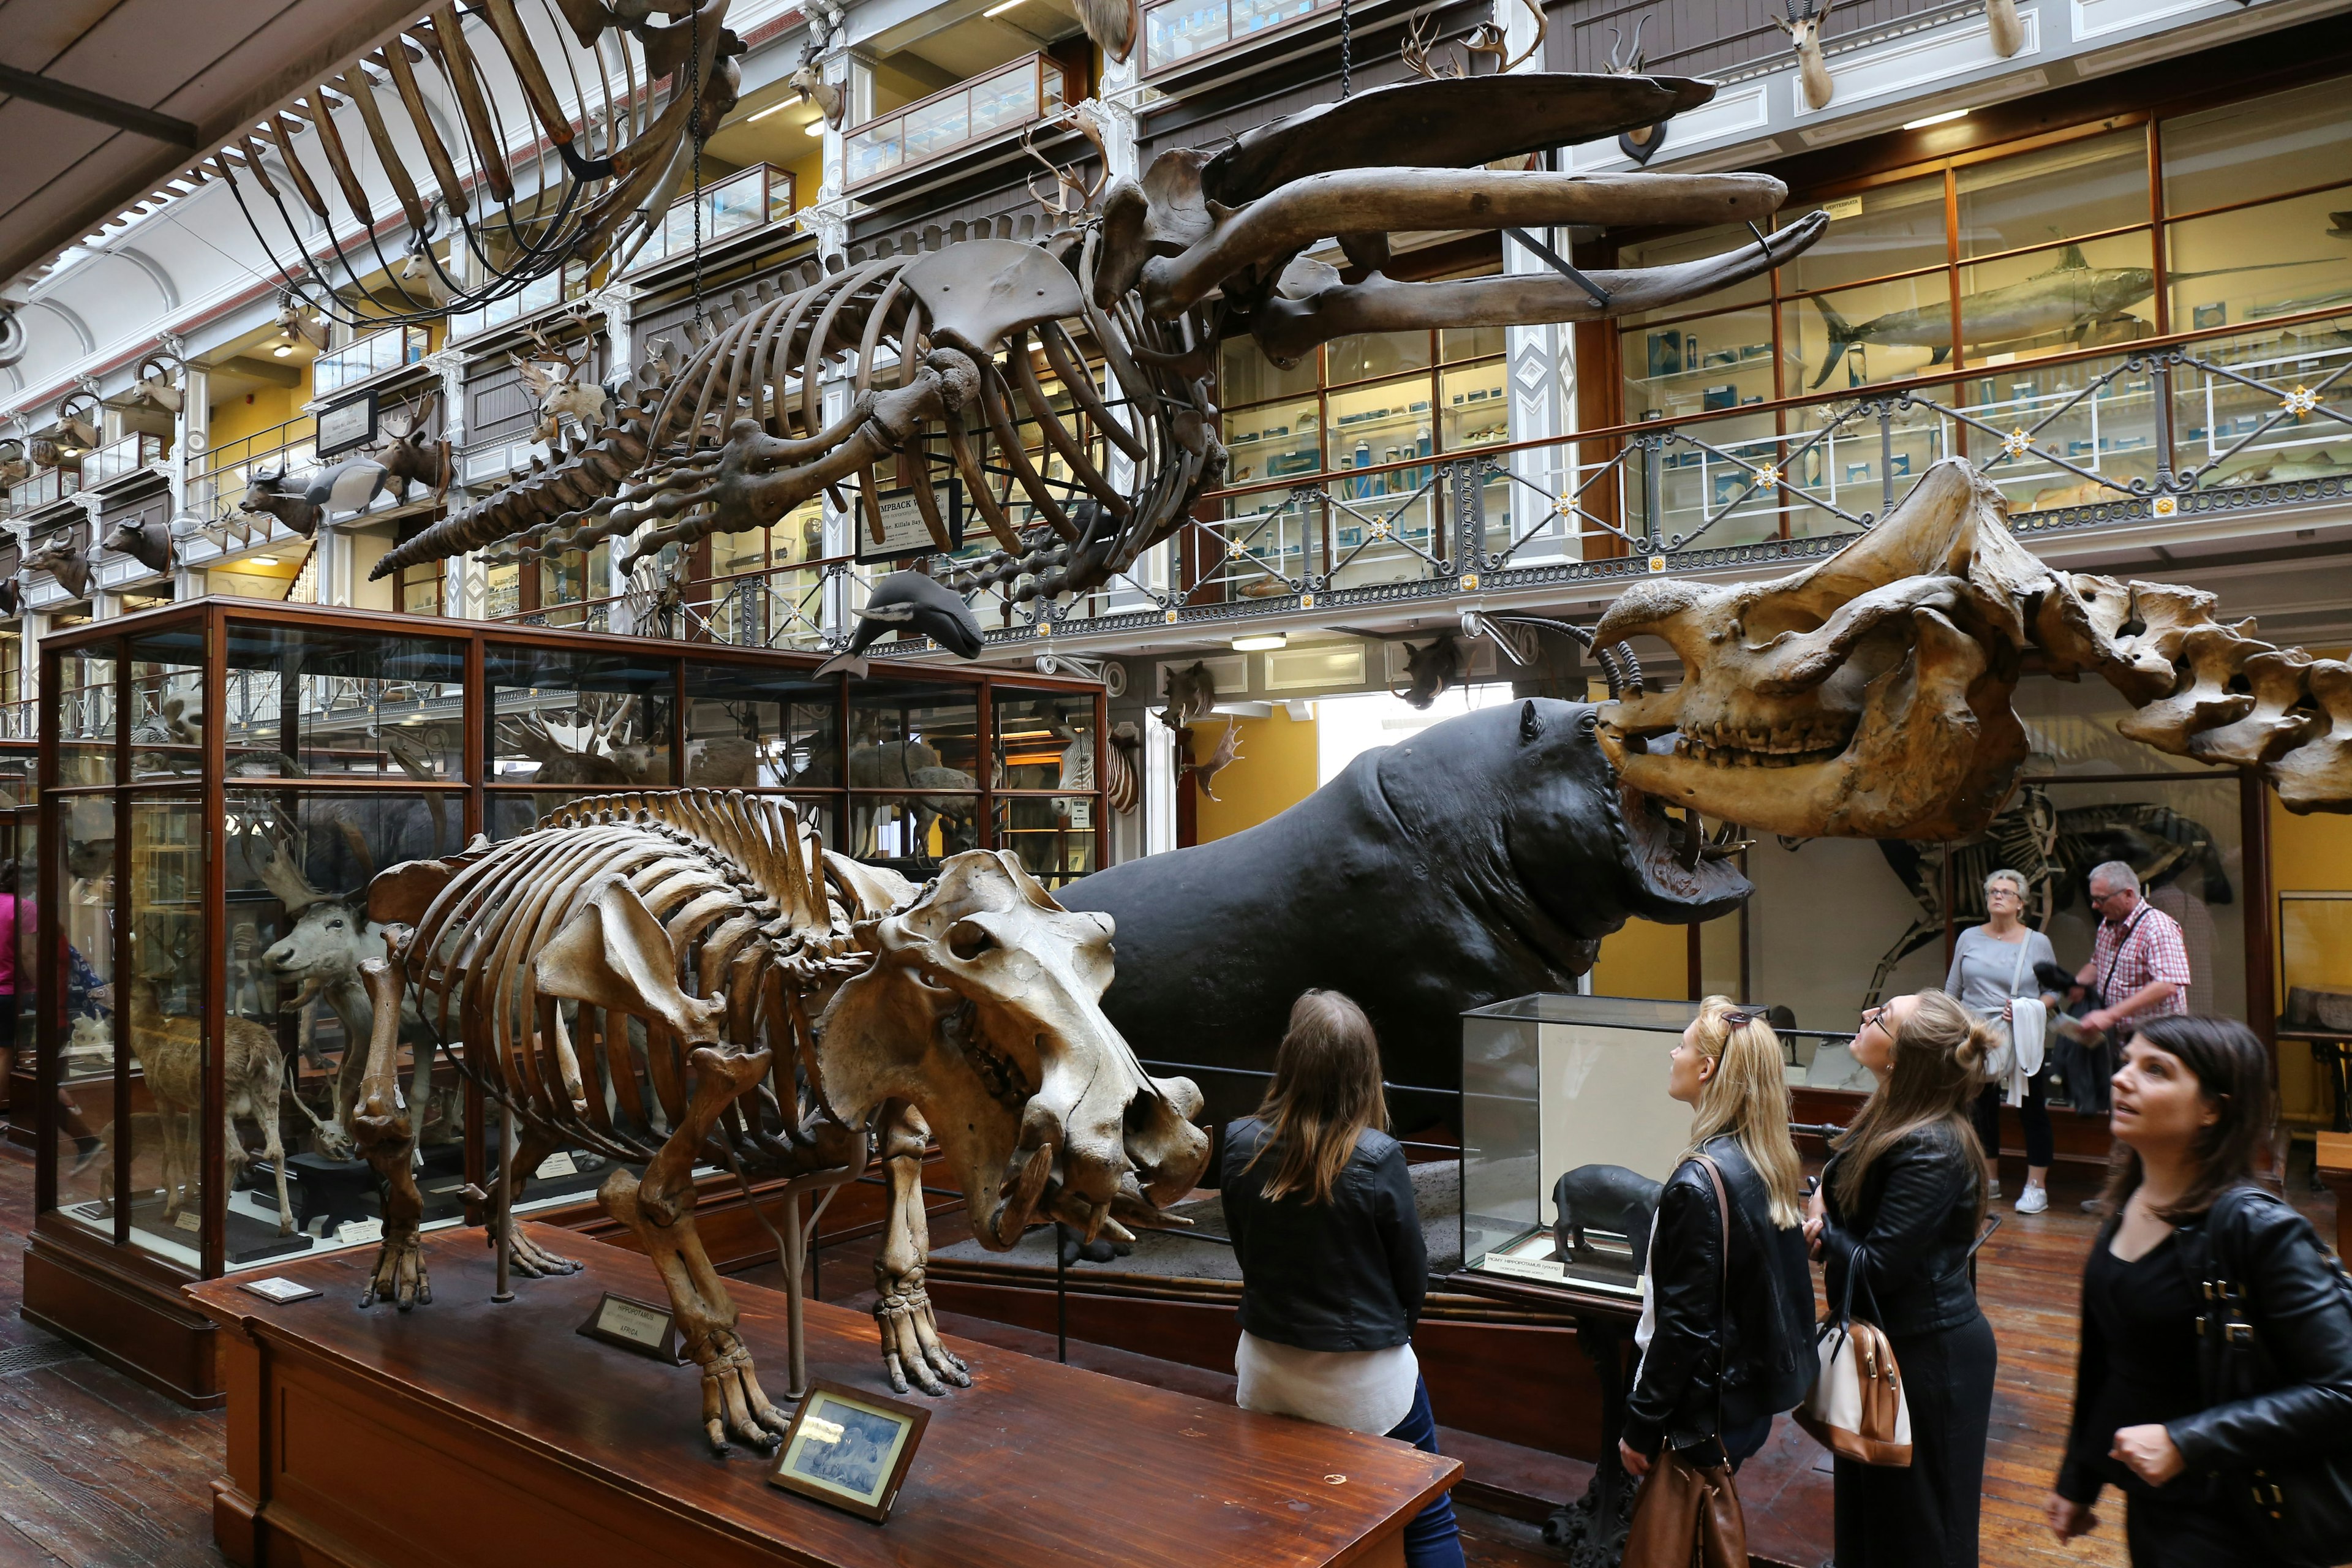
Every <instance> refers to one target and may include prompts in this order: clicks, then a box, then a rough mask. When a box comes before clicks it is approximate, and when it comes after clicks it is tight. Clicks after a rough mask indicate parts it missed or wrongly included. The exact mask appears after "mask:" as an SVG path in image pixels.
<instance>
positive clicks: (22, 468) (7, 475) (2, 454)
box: [0, 437, 33, 490]
mask: <svg viewBox="0 0 2352 1568" xmlns="http://www.w3.org/2000/svg"><path fill="white" fill-rule="evenodd" d="M32 477H33V460H32V458H30V457H28V456H26V451H25V443H24V442H22V441H19V440H16V438H15V437H10V438H9V439H8V440H5V441H0V490H5V489H8V487H9V486H11V485H21V484H23V483H24V482H25V481H26V479H31V478H32Z"/></svg>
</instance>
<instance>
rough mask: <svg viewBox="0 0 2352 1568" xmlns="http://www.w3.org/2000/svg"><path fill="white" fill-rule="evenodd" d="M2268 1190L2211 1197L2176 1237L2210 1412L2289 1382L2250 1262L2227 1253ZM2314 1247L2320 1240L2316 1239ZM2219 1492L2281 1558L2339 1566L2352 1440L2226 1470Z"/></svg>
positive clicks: (2338, 1268) (2340, 1275) (2344, 1291)
mask: <svg viewBox="0 0 2352 1568" xmlns="http://www.w3.org/2000/svg"><path fill="white" fill-rule="evenodd" d="M2269 1196H2270V1194H2268V1193H2266V1192H2263V1190H2262V1189H2261V1188H2259V1187H2232V1188H2231V1189H2230V1190H2229V1191H2228V1192H2225V1193H2223V1194H2221V1196H2220V1197H2218V1198H2216V1199H2214V1200H2213V1207H2212V1209H2211V1210H2210V1212H2208V1213H2207V1215H2206V1216H2205V1223H2204V1224H2203V1225H2200V1226H2189V1227H2186V1228H2184V1229H2181V1230H2178V1231H2175V1232H2174V1233H2173V1234H2174V1238H2175V1241H2176V1243H2177V1244H2179V1246H2180V1247H2181V1255H2182V1256H2181V1261H2182V1262H2183V1264H2184V1265H2186V1267H2187V1268H2188V1269H2189V1279H2191V1280H2193V1281H2194V1282H2195V1284H2196V1289H2197V1310H2198V1318H2197V1361H2198V1370H2199V1373H2200V1383H2201V1384H2202V1385H2203V1391H2204V1395H2205V1405H2206V1408H2208V1409H2210V1408H2212V1407H2213V1406H2214V1405H2230V1404H2234V1403H2236V1402H2237V1401H2239V1400H2241V1399H2251V1398H2252V1397H2254V1396H2255V1395H2257V1394H2267V1393H2269V1392H2271V1391H2272V1390H2273V1389H2275V1388H2277V1387H2279V1386H2280V1385H2281V1384H2284V1383H2285V1382H2286V1381H2287V1379H2286V1378H2285V1377H2284V1375H2283V1374H2282V1373H2280V1372H2279V1370H2278V1363H2276V1362H2275V1361H2273V1359H2272V1357H2271V1354H2270V1351H2269V1348H2268V1347H2267V1346H2266V1345H2264V1344H2263V1335H2262V1327H2261V1323H2260V1321H2259V1320H2260V1317H2261V1313H2262V1303H2261V1302H2260V1301H2259V1300H2255V1299H2254V1297H2253V1295H2252V1292H2251V1291H2250V1290H2249V1289H2248V1288H2247V1284H2246V1276H2247V1273H2248V1269H2247V1268H2246V1260H2245V1259H2244V1258H2237V1257H2231V1256H2227V1255H2226V1254H2228V1253H2229V1252H2231V1250H2232V1247H2231V1243H2232V1242H2233V1241H2234V1239H2235V1238H2236V1237H2239V1236H2241V1235H2242V1234H2244V1230H2243V1227H2242V1226H2236V1225H2233V1224H2232V1223H2231V1221H2232V1220H2234V1219H2235V1218H2236V1216H2237V1214H2238V1212H2239V1210H2240V1209H2241V1208H2242V1206H2243V1205H2245V1204H2246V1203H2247V1202H2249V1201H2250V1200H2252V1199H2255V1198H2267V1197H2269ZM2311 1244H2312V1245H2313V1246H2314V1247H2317V1246H2318V1240H2317V1237H2313V1238H2312V1243H2311ZM2323 1256H2324V1255H2323ZM2332 1267H2333V1269H2334V1273H2335V1277H2336V1289H2337V1292H2338V1293H2339V1294H2340V1295H2341V1296H2342V1297H2343V1298H2344V1300H2345V1304H2346V1306H2347V1308H2352V1276H2347V1275H2346V1273H2345V1272H2344V1268H2343V1266H2342V1265H2340V1264H2335V1265H2332ZM2221 1491H2222V1495H2223V1496H2224V1497H2225V1498H2228V1499H2230V1500H2231V1501H2232V1502H2233V1503H2234V1504H2235V1505H2236V1507H2237V1508H2238V1510H2239V1511H2240V1512H2241V1513H2242V1515H2243V1516H2244V1517H2245V1518H2246V1519H2247V1520H2248V1521H2250V1523H2251V1524H2252V1529H2253V1531H2254V1534H2255V1538H2256V1539H2257V1540H2259V1541H2260V1542H2262V1543H2263V1546H2264V1547H2265V1548H2266V1549H2267V1551H2268V1552H2269V1553H2270V1554H2271V1555H2273V1556H2274V1557H2276V1558H2277V1559H2279V1560H2280V1561H2282V1562H2288V1563H2336V1562H2340V1561H2342V1559H2343V1556H2344V1551H2345V1543H2346V1542H2352V1441H2347V1446H2346V1447H2342V1448H2339V1449H2337V1450H2336V1451H2335V1452H2333V1453H2327V1452H2324V1451H2323V1452H2321V1453H2318V1454H2315V1455H2313V1456H2311V1457H2310V1458H2303V1459H2298V1460H2296V1461H2294V1463H2293V1464H2292V1465H2289V1466H2285V1467H2283V1468H2282V1467H2272V1468H2256V1469H2252V1470H2241V1471H2238V1472H2235V1473H2233V1474H2229V1475H2225V1476H2223V1477H2222V1478H2221Z"/></svg>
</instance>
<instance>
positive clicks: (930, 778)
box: [849, 680, 980, 791]
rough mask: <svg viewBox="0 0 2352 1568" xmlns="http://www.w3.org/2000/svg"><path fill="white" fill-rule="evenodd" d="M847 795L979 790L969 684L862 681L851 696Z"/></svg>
mask: <svg viewBox="0 0 2352 1568" xmlns="http://www.w3.org/2000/svg"><path fill="white" fill-rule="evenodd" d="M849 786H850V787H851V788H852V789H887V790H908V789H920V790H926V791H929V790H969V789H977V788H978V787H979V786H980V702H979V698H978V695H977V693H976V692H975V691H974V689H972V688H971V687H970V686H962V685H947V684H934V683H929V682H920V681H911V680H904V681H902V680H862V681H858V682H856V684H854V685H852V686H851V688H850V695H849Z"/></svg>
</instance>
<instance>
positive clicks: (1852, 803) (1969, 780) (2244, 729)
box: [1594, 458, 2352, 838]
mask: <svg viewBox="0 0 2352 1568" xmlns="http://www.w3.org/2000/svg"><path fill="white" fill-rule="evenodd" d="M2212 609H2213V599H2212V596H2211V595H2207V594H2202V593H2198V592H2195V591H2193V590H2189V589H2184V588H2177V587H2172V586H2169V585H2166V584H2141V583H2130V584H2126V583H2118V582H2116V581H2115V580H2114V579H2112V578H2106V577H2098V576H2092V575H2088V574H2061V573H2057V572H2053V571H2052V570H2051V569H2050V568H2049V567H2047V566H2045V565H2043V564H2042V562H2041V561H2040V560H2039V559H2037V558H2036V557H2035V556H2034V555H2033V554H2032V552H2030V551H2028V550H2027V549H2026V548H2025V547H2024V546H2023V545H2021V544H2020V543H2019V542H2017V541H2016V539H2015V538H2014V537H2013V536H2012V535H2011V532H2010V530H2009V514H2008V507H2007V503H2006V502H2005V501H2004V500H2003V499H2002V497H2001V495H2000V491H1999V490H1997V489H1994V488H1993V486H1992V485H1991V484H1990V482H1988V481H1987V480H1986V479H1984V478H1983V477H1982V476H1981V475H1980V474H1979V473H1978V472H1977V471H1976V469H1975V468H1973V467H1971V466H1970V465H1969V463H1967V462H1966V461H1965V460H1962V459H1957V458H1956V459H1951V460H1948V461H1946V462H1942V463H1938V464H1937V465H1936V467H1935V468H1931V469H1930V470H1929V471H1928V472H1927V475H1926V476H1925V477H1924V478H1922V479H1921V480H1920V482H1919V483H1918V485H1917V486H1916V488H1915V489H1913V490H1912V491H1911V493H1910V495H1909V496H1907V497H1906V498H1905V500H1903V502H1902V503H1901V504H1900V505H1899V506H1897V507H1896V508H1895V510H1894V511H1892V512H1891V513H1889V514H1888V515H1887V517H1886V519H1885V521H1882V522H1880V523H1879V524H1878V525H1877V527H1875V528H1874V529H1873V530H1871V531H1869V532H1868V533H1866V534H1864V535H1863V536H1862V537H1861V538H1859V539H1857V540H1855V541H1854V542H1853V543H1851V544H1849V545H1847V546H1846V547H1845V548H1844V549H1843V550H1841V551H1840V552H1837V553H1836V554H1835V555H1832V557H1830V558H1829V559H1828V560H1826V561H1823V562H1822V563H1819V564H1817V565H1814V566H1811V567H1808V568H1806V569H1805V570H1803V571H1801V572H1798V573H1795V574H1791V575H1789V576H1786V577H1781V578H1779V579H1776V580H1773V581H1769V582H1762V583H1746V584H1700V583H1691V582H1670V583H1654V584H1642V585H1640V586H1638V587H1636V588H1634V589H1633V590H1632V591H1630V592H1629V593H1627V594H1626V595H1624V596H1623V597H1622V598H1621V599H1619V600H1618V602H1617V603H1616V605H1613V606H1612V608H1611V609H1610V611H1609V613H1608V614H1607V615H1606V616H1603V617H1602V618H1601V625H1600V626H1599V627H1598V628H1597V630H1596V632H1595V634H1594V635H1595V637H1596V639H1597V640H1599V641H1601V642H1604V643H1610V642H1615V641H1617V640H1619V639H1622V638H1627V637H1636V636H1641V635H1643V634H1649V635H1652V636H1655V637H1660V638H1662V639H1664V641H1665V643H1666V644H1667V645H1668V646H1669V647H1672V648H1673V649H1674V651H1675V654H1676V655H1677V656H1678V657H1679V658H1681V659H1682V662H1683V669H1684V679H1683V682H1682V684H1681V685H1680V686H1679V687H1678V688H1676V689H1674V690H1671V691H1666V692H1660V693H1645V694H1643V695H1638V696H1635V697H1633V698H1632V699H1630V700H1622V701H1619V702H1617V703H1614V704H1612V706H1611V708H1610V710H1608V718H1609V728H1608V729H1607V731H1604V737H1603V740H1604V744H1605V745H1606V746H1607V747H1608V748H1609V749H1610V752H1611V756H1612V761H1614V762H1615V763H1616V764H1617V765H1618V767H1619V769H1620V770H1621V772H1622V777H1623V780H1624V782H1625V784H1626V785H1627V786H1628V787H1629V788H1630V789H1632V790H1634V791H1637V792H1639V793H1641V794H1642V795H1647V796H1649V797H1651V799H1653V800H1654V801H1657V802H1661V803H1664V804H1666V805H1676V806H1681V807H1684V808H1685V809H1687V810H1691V811H1696V812H1701V813H1705V814H1706V815H1709V816H1720V817H1723V818H1726V819H1727V820H1729V821H1732V822H1737V823H1740V824H1743V825H1745V826H1748V827H1749V828H1751V829H1761V830H1764V831H1769V832H1773V833H1780V834H1787V835H1790V836H1796V837H1862V838H1958V837H1968V836H1969V835H1972V834H1975V833H1978V832H1980V831H1981V830H1982V829H1983V828H1984V826H1985V825H1986V824H1987V823H1989V822H1990V820H1991V818H1992V816H1993V814H1994V813H1995V812H1997V811H1998V810H1999V809H2000V806H2001V805H2002V803H2003V802H2004V801H2005V800H2007V799H2008V797H2009V795H2010V792H2011V789H2012V788H2013V787H2014V786H2015V784H2016V782H2017V776H2018V773H2019V770H2020V769H2021V767H2022V765H2023V763H2024V762H2025V758H2026V752H2027V740H2026V734H2025V730H2024V726H2023V725H2022V724H2021V722H2020V721H2019V720H2018V718H2017V715H2016V714H2015V712H2014V711H2012V710H2011V706H2010V698H2011V693H2012V692H2013V691H2014V690H2015V689H2016V687H2017V682H2018V679H2019V676H2020V674H2021V670H2022V668H2023V665H2024V661H2025V658H2026V656H2027V655H2028V654H2029V653H2031V654H2033V655H2035V656H2036V657H2037V658H2039V660H2040V662H2041V664H2042V667H2043V668H2047V669H2048V670H2049V671H2050V672H2051V673H2053V674H2054V675H2058V676H2060V677H2062V678H2064V679H2074V678H2076V677H2079V676H2080V675H2083V674H2084V673H2096V674H2098V675H2100V676H2102V677H2103V678H2105V679H2106V680H2107V681H2108V682H2109V683H2110V684H2112V685H2113V686H2114V687H2115V688H2116V689H2117V690H2118V691H2120V692H2121V693H2122V694H2123V695H2124V697H2125V698H2126V700H2128V701H2129V702H2131V703H2132V704H2133V706H2135V707H2136V708H2137V709H2139V710H2140V711H2139V712H2138V713H2137V714H2136V715H2134V716H2133V717H2132V718H2131V719H2130V720H2128V721H2126V722H2125V724H2124V725H2123V731H2124V732H2125V733H2126V734H2128V735H2130V736H2132V737H2133V738H2135V739H2137V740H2139V741H2142V742H2146V743H2147V744H2149V745H2151V746H2154V747H2156V748H2158V750H2161V751H2166V752H2173V753H2175V754H2177V755H2180V756H2189V757H2195V758H2198V759H2200V760H2201V761H2207V762H2215V763H2239V764H2244V765H2249V766H2259V767H2262V768H2263V769H2264V770H2265V772H2267V773H2269V774H2270V776H2271V778H2272V779H2273V782H2274V783H2276V784H2278V785H2279V787H2280V790H2281V794H2282V796H2283V798H2284V799H2285V800H2286V803H2287V805H2289V806H2290V807H2291V808H2292V809H2294V810H2298V811H2309V810H2315V809H2320V810H2339V811H2340V810H2352V755H2347V748H2346V743H2345V728H2344V724H2343V721H2342V720H2341V719H2339V718H2338V717H2337V716H2338V715H2339V714H2340V715H2342V716H2343V717H2344V718H2345V719H2352V669H2347V668H2346V667H2345V666H2344V665H2342V664H2340V663H2338V662H2336V661H2334V660H2326V659H2315V658H2312V657H2311V656H2310V655H2308V654H2305V653H2304V652H2302V651H2301V650H2300V649H2280V648H2276V647H2273V646H2272V645H2270V644H2268V643H2263V642H2260V641H2258V640H2256V639H2255V638H2254V637H2252V623H2251V622H2249V623H2245V624H2243V625H2241V626H2221V625H2219V624H2217V623H2215V622H2214V621H2213V620H2212V618H2211V612H2212Z"/></svg>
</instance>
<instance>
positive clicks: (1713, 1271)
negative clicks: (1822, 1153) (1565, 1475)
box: [1619, 996, 1814, 1476]
mask: <svg viewBox="0 0 2352 1568" xmlns="http://www.w3.org/2000/svg"><path fill="white" fill-rule="evenodd" d="M1666 1093H1667V1094H1668V1095H1669V1096H1671V1097H1672V1098H1674V1099H1675V1100H1680V1101H1682V1102H1683V1103H1684V1104H1685V1105H1687V1106H1689V1107H1690V1108H1691V1110H1692V1117H1691V1136H1690V1146H1689V1147H1688V1148H1687V1149H1685V1151H1684V1152H1683V1157H1682V1159H1681V1161H1680V1162H1679V1163H1677V1164H1676V1165H1675V1171H1674V1174H1673V1175H1672V1176H1670V1177H1669V1178H1668V1179H1667V1181H1666V1184H1665V1187H1664V1191H1662V1192H1661V1193H1660V1194H1659V1196H1658V1212H1657V1217H1656V1219H1655V1220H1654V1222H1653V1224H1652V1226H1651V1227H1650V1256H1649V1261H1648V1264H1647V1266H1646V1268H1645V1269H1644V1271H1643V1273H1644V1288H1645V1296H1644V1300H1643V1313H1642V1326H1641V1328H1640V1329H1639V1330H1637V1331H1636V1332H1635V1336H1634V1337H1635V1339H1636V1340H1637V1341H1638V1342H1640V1343H1641V1345H1642V1364H1641V1367H1640V1369H1639V1370H1638V1371H1637V1372H1636V1373H1634V1376H1633V1393H1632V1394H1631V1395H1630V1396H1629V1397H1628V1398H1627V1400H1626V1402H1625V1435H1624V1436H1623V1438H1622V1440H1621V1442H1620V1445H1619V1451H1620V1454H1621V1456H1622V1458H1623V1459H1624V1461H1625V1468H1627V1469H1629V1470H1631V1471H1632V1472H1633V1474H1635V1475H1637V1476H1638V1475H1642V1474H1644V1473H1646V1472H1647V1471H1648V1469H1649V1468H1650V1465H1651V1463H1652V1461H1654V1459H1655V1458H1657V1454H1658V1450H1659V1448H1660V1447H1662V1446H1669V1445H1670V1446H1672V1447H1674V1448H1675V1450H1676V1451H1677V1452H1679V1453H1683V1454H1685V1455H1686V1456H1688V1457H1689V1458H1690V1462H1691V1463H1692V1464H1694V1465H1696V1466H1697V1467H1698V1468H1712V1467H1714V1466H1716V1465H1717V1464H1721V1463H1724V1462H1726V1461H1727V1462H1728V1463H1729V1464H1730V1465H1731V1466H1732V1467H1733V1468H1735V1469H1736V1468H1738V1466H1739V1464H1740V1462H1741V1461H1742V1460H1744V1459H1746V1458H1748V1456H1749V1455H1751V1454H1753V1453H1755V1452H1756V1451H1757V1450H1758V1449H1759V1448H1761V1447H1763V1446H1764V1441H1765V1439H1766V1438H1767V1437H1769V1436H1770V1435H1771V1431H1772V1417H1773V1416H1775V1415H1779V1414H1780V1412H1782V1411H1784V1410H1793V1409H1795V1408H1796V1407H1797V1405H1799V1404H1800V1403H1801V1401H1802V1400H1803V1399H1804V1397H1805V1391H1806V1390H1807V1389H1808V1388H1809V1387H1811V1384H1812V1372H1813V1364H1814V1362H1813V1353H1812V1326H1813V1285H1812V1277H1811V1275H1810V1274H1809V1273H1808V1272H1807V1271H1806V1268H1805V1241H1804V1233H1803V1229H1802V1226H1803V1224H1804V1194H1803V1191H1802V1189H1801V1185H1800V1182H1801V1177H1800V1173H1799V1169H1798V1164H1797V1147H1796V1145H1795V1143H1793V1142H1790V1137H1789V1089H1788V1079H1787V1075H1786V1074H1785V1072H1784V1071H1783V1070H1782V1059H1781V1056H1780V1037H1778V1036H1777V1035H1775V1034H1774V1033H1773V1032H1772V1026H1770V1025H1769V1024H1768V1023H1766V1022H1765V1021H1764V1016H1763V1014H1762V1013H1761V1012H1760V1011H1750V1010H1748V1009H1745V1008H1741V1007H1738V1006H1736V1005H1733V1003H1732V1002H1731V1000H1730V998H1728V997H1725V996H1710V997H1708V998H1707V999H1706V1001H1705V1002H1703V1003H1701V1004H1699V1011H1698V1016H1697V1017H1696V1018H1694V1019H1693V1020H1691V1024H1690V1026H1689V1027H1688V1028H1687V1029H1685V1030H1684V1031H1683V1037H1682V1040H1681V1042H1680V1043H1679V1044H1678V1045H1676V1046H1675V1049H1674V1055H1673V1057H1672V1058H1671V1061H1670V1065H1669V1066H1668V1068H1667V1071H1666ZM1709 1165H1712V1166H1713V1167H1714V1170H1713V1171H1712V1172H1710V1171H1709V1170H1708V1166H1709ZM1718 1175H1719V1176H1720V1177H1721V1179H1722V1193H1723V1195H1724V1196H1725V1197H1726V1198H1727V1199H1728V1200H1729V1204H1728V1208H1725V1207H1723V1206H1719V1205H1717V1201H1716V1194H1717V1186H1716V1178H1717V1176H1718ZM1727 1230H1728V1236H1729V1243H1730V1249H1729V1251H1728V1252H1726V1250H1725V1239H1726V1232H1727Z"/></svg>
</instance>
